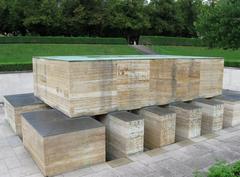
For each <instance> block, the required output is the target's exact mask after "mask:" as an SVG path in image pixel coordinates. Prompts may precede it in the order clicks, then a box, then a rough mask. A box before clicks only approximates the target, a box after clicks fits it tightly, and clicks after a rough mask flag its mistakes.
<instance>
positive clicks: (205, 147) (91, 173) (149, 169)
mask: <svg viewBox="0 0 240 177" xmlns="http://www.w3.org/2000/svg"><path fill="white" fill-rule="evenodd" d="M33 141H34V140H33ZM239 159H240V126H237V127H233V128H228V129H224V130H221V131H219V132H217V133H215V134H208V135H204V136H201V137H198V138H194V139H191V140H187V141H182V142H178V143H175V144H173V145H169V146H166V147H163V148H161V149H155V150H151V151H146V152H144V153H139V154H135V155H132V156H129V157H128V158H122V159H118V160H114V161H110V162H106V163H103V164H99V165H96V166H92V167H87V168H83V169H79V170H76V171H72V172H68V173H65V174H62V175H58V177H81V176H84V177H161V176H164V177H175V176H176V177H181V176H186V177H190V176H194V173H195V172H196V171H198V170H201V171H205V170H206V169H208V167H209V166H211V165H212V164H214V163H215V162H216V161H218V160H225V161H227V162H229V163H231V162H234V161H236V160H239ZM0 177H42V174H41V173H40V171H39V169H38V167H37V166H36V164H35V163H34V161H33V160H32V159H31V157H30V155H29V153H28V152H27V151H26V150H25V149H24V147H23V144H22V141H21V140H20V139H19V138H18V137H17V136H15V135H14V133H13V132H12V130H11V128H10V127H9V125H8V124H7V122H6V121H5V120H4V112H3V110H2V109H1V108H0Z"/></svg>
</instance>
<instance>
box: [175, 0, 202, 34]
mask: <svg viewBox="0 0 240 177" xmlns="http://www.w3.org/2000/svg"><path fill="white" fill-rule="evenodd" d="M202 4H203V2H202V0H178V1H177V2H176V5H177V10H178V15H179V16H180V18H181V23H182V28H183V29H182V33H181V36H185V37H193V36H194V37H196V36H197V32H196V28H195V26H194V23H195V22H196V20H197V17H198V15H199V13H200V9H201V7H202Z"/></svg>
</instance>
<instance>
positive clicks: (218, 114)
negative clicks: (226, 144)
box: [193, 99, 224, 134]
mask: <svg viewBox="0 0 240 177" xmlns="http://www.w3.org/2000/svg"><path fill="white" fill-rule="evenodd" d="M193 104H194V105H196V106H199V107H201V108H202V130H201V132H202V134H208V133H213V132H215V131H218V130H221V129H222V127H223V110H224V104H223V103H222V102H219V101H215V100H212V99H197V100H194V101H193Z"/></svg>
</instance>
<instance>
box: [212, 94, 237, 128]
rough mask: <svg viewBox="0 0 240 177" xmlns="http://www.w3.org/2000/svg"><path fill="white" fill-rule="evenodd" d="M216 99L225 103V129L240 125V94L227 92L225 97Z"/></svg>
mask: <svg viewBox="0 0 240 177" xmlns="http://www.w3.org/2000/svg"><path fill="white" fill-rule="evenodd" d="M214 99H215V100H217V101H220V102H222V103H224V115H223V127H232V126H235V125H238V124H240V93H238V92H236V91H225V92H224V94H223V95H221V96H218V97H215V98H214Z"/></svg>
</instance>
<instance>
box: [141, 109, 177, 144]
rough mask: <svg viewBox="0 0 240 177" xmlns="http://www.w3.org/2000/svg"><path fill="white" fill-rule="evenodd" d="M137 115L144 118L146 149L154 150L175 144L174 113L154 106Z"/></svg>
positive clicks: (142, 110)
mask: <svg viewBox="0 0 240 177" xmlns="http://www.w3.org/2000/svg"><path fill="white" fill-rule="evenodd" d="M137 113H138V114H139V115H140V116H142V117H143V118H144V147H146V148H148V149H154V148H159V147H161V146H165V145H168V144H172V143H174V142H175V128H176V113H175V112H174V111H172V110H170V109H169V108H161V107H157V106H152V107H146V108H143V109H140V110H139V111H138V112H137Z"/></svg>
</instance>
